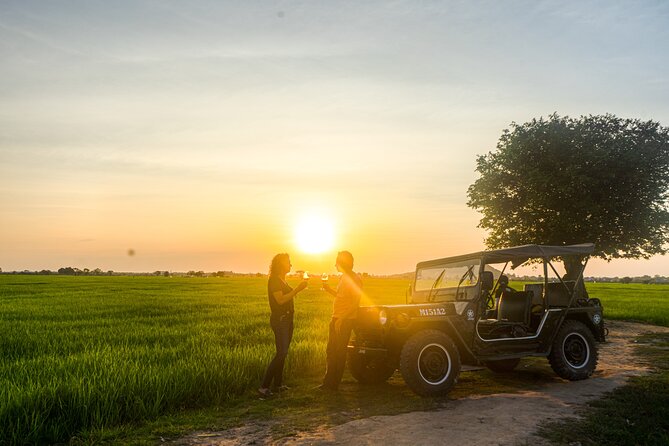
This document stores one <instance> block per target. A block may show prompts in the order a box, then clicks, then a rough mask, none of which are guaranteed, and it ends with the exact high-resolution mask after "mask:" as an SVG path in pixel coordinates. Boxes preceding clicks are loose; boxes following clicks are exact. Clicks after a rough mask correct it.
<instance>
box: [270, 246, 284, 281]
mask: <svg viewBox="0 0 669 446" xmlns="http://www.w3.org/2000/svg"><path fill="white" fill-rule="evenodd" d="M287 258H288V253H287V252H282V253H279V254H277V255H275V256H274V257H273V258H272V263H270V264H269V275H270V276H276V275H278V274H279V268H281V262H282V261H283V259H287Z"/></svg>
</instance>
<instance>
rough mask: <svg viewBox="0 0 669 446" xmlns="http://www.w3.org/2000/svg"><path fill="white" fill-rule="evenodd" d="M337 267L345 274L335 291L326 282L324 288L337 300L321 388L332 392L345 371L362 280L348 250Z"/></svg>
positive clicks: (333, 307)
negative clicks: (356, 271) (354, 269)
mask: <svg viewBox="0 0 669 446" xmlns="http://www.w3.org/2000/svg"><path fill="white" fill-rule="evenodd" d="M335 266H336V267H337V271H339V272H341V273H343V275H342V276H341V280H340V281H339V285H338V286H337V290H336V291H335V290H333V289H332V288H331V287H330V286H329V285H328V284H327V283H324V284H323V289H324V290H325V291H326V292H327V293H329V294H331V295H332V296H334V303H333V305H332V320H331V321H330V332H329V336H328V346H327V350H326V354H327V369H326V371H325V377H324V378H323V384H321V385H320V386H319V388H320V389H322V390H332V391H336V390H337V388H338V387H339V383H340V382H341V378H342V376H343V374H344V367H346V351H347V346H348V340H349V338H350V337H351V330H353V322H354V321H355V319H356V317H357V316H358V307H359V306H360V297H361V296H362V280H360V277H359V276H358V275H357V274H356V273H355V272H353V255H352V254H351V253H350V252H348V251H341V252H339V253H338V254H337V261H336V264H335Z"/></svg>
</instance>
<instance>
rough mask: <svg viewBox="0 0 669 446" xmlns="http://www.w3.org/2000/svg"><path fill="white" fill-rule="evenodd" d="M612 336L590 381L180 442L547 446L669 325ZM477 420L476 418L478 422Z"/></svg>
mask: <svg viewBox="0 0 669 446" xmlns="http://www.w3.org/2000/svg"><path fill="white" fill-rule="evenodd" d="M608 327H609V330H610V333H609V337H608V341H609V342H607V343H606V344H602V345H601V348H600V356H599V364H598V367H597V371H596V372H595V374H594V375H593V377H592V378H591V379H588V380H585V381H576V382H568V381H560V382H556V383H551V384H547V385H545V386H544V387H542V389H541V391H520V392H518V393H512V394H511V393H509V394H504V393H501V394H495V395H485V396H481V395H473V396H470V397H466V398H461V399H459V400H456V401H452V402H449V403H448V405H447V407H446V408H445V409H443V410H438V411H433V412H410V413H406V414H402V415H393V416H376V417H371V418H365V419H360V420H355V421H351V422H349V423H346V424H342V425H339V426H335V427H332V428H329V427H323V428H320V429H318V430H316V431H313V432H305V433H302V434H300V435H298V436H297V437H290V438H284V439H281V440H278V441H273V440H272V438H271V436H270V435H269V432H270V426H269V425H265V426H263V425H254V426H242V427H239V428H236V429H231V430H229V431H225V432H211V433H202V432H200V433H194V434H192V435H191V436H189V437H186V438H183V439H181V441H180V442H179V443H180V444H190V445H204V444H207V445H248V444H255V445H259V444H280V445H329V444H337V445H364V444H370V445H371V444H392V445H393V446H399V445H420V444H441V445H462V444H467V445H516V444H542V443H543V440H542V439H541V438H539V437H536V436H533V435H532V432H534V431H535V430H536V428H537V426H538V424H539V423H540V422H542V421H546V420H555V419H558V418H564V417H569V416H574V415H575V410H576V409H577V408H578V407H579V406H582V405H583V404H584V403H586V402H587V401H589V400H592V399H595V398H598V397H600V396H601V395H602V394H603V393H605V392H608V391H610V390H612V389H614V388H615V387H618V386H620V385H622V384H623V383H624V382H625V380H626V379H627V378H628V377H630V376H635V375H640V374H643V373H646V372H647V371H648V365H647V364H642V363H640V362H639V359H638V357H637V356H634V355H633V350H634V348H635V342H634V339H635V338H636V337H637V336H639V335H641V334H644V333H651V332H655V333H658V332H669V328H665V327H656V326H652V325H643V324H636V323H631V322H616V321H612V322H609V323H608ZM472 420H476V421H477V422H476V423H473V422H472Z"/></svg>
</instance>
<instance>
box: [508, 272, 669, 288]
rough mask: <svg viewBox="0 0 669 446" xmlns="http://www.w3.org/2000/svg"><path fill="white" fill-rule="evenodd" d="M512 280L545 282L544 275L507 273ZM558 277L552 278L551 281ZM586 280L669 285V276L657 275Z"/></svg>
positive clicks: (588, 280)
mask: <svg viewBox="0 0 669 446" xmlns="http://www.w3.org/2000/svg"><path fill="white" fill-rule="evenodd" d="M507 275H508V276H509V278H510V279H511V280H514V281H519V282H543V280H544V278H543V276H515V275H513V274H507ZM553 280H557V279H553V278H550V279H549V281H553ZM583 280H584V281H585V282H592V283H598V282H601V283H641V284H646V285H649V284H650V285H654V284H660V285H669V277H665V276H660V275H655V276H652V277H651V276H649V275H645V276H637V277H630V276H625V277H584V278H583Z"/></svg>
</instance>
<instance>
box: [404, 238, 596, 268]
mask: <svg viewBox="0 0 669 446" xmlns="http://www.w3.org/2000/svg"><path fill="white" fill-rule="evenodd" d="M594 250H595V245H594V243H581V244H578V245H567V246H548V245H523V246H515V247H512V248H504V249H494V250H490V251H479V252H474V253H471V254H465V255H461V256H453V257H444V258H443V259H434V260H427V261H425V262H420V263H418V265H417V266H416V268H426V267H431V266H436V265H443V264H445V263H452V262H459V261H464V260H475V259H481V261H482V262H483V263H503V262H513V263H515V264H521V263H523V262H525V261H526V260H528V259H533V258H552V257H558V256H573V255H580V256H587V255H590V254H592V253H593V251H594Z"/></svg>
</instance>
